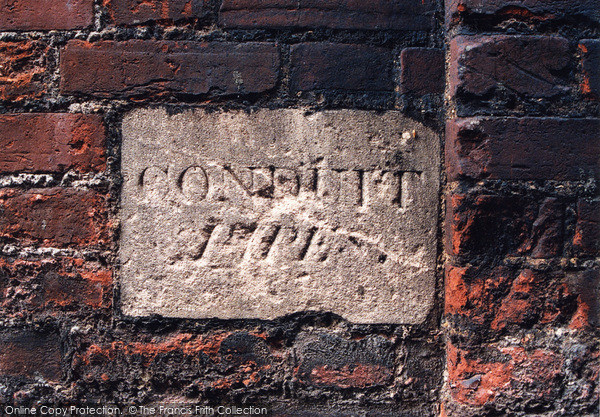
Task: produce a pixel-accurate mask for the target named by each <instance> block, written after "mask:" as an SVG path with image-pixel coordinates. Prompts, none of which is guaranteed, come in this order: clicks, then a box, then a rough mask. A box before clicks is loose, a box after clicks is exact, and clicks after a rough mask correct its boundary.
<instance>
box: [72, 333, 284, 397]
mask: <svg viewBox="0 0 600 417" xmlns="http://www.w3.org/2000/svg"><path fill="white" fill-rule="evenodd" d="M117 337H118V339H117V340H115V341H112V342H110V341H109V342H92V343H89V344H88V343H86V345H87V346H86V347H85V348H84V349H81V350H80V351H78V352H77V354H76V355H75V356H74V358H73V363H72V365H73V372H74V375H75V376H76V381H77V385H78V386H80V387H81V388H82V389H83V390H85V392H86V393H89V394H90V395H92V396H93V395H94V394H95V393H96V392H95V390H96V388H97V387H100V390H101V391H103V392H106V391H107V390H111V389H113V390H114V389H121V388H116V387H117V386H121V387H125V386H129V385H130V386H132V387H133V389H139V387H141V386H147V389H152V390H154V389H155V387H156V386H163V387H164V388H165V389H164V390H161V392H164V391H166V393H171V394H172V395H175V396H180V395H181V393H182V390H183V389H184V388H185V389H186V390H189V389H192V390H195V391H196V392H201V393H203V392H205V393H208V394H207V395H215V394H216V393H218V392H220V391H227V390H231V389H247V390H252V389H254V388H256V387H260V386H263V385H265V386H268V385H269V384H270V383H272V381H273V378H274V377H275V376H276V375H278V373H279V372H280V371H281V369H280V368H281V367H280V364H281V362H282V360H283V357H282V356H281V355H275V354H272V353H271V351H270V348H269V346H268V345H267V343H266V342H265V340H264V338H263V337H262V335H260V334H251V333H248V332H234V333H226V332H220V333H209V334H202V335H195V334H190V333H169V334H134V335H130V334H122V335H117ZM172 398H176V397H171V399H172Z"/></svg>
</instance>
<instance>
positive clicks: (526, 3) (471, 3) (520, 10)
mask: <svg viewBox="0 0 600 417" xmlns="http://www.w3.org/2000/svg"><path fill="white" fill-rule="evenodd" d="M445 4H446V24H448V25H450V24H452V23H456V21H457V19H459V18H460V16H461V15H468V14H471V13H473V14H484V15H496V16H497V17H500V18H505V19H511V18H518V19H523V20H533V21H542V20H549V19H559V18H562V17H565V16H583V17H585V18H587V19H589V18H591V19H596V20H599V19H600V10H599V9H598V2H597V1H596V0H579V1H570V0H545V1H539V0H485V1H481V0H448V1H446V2H445Z"/></svg>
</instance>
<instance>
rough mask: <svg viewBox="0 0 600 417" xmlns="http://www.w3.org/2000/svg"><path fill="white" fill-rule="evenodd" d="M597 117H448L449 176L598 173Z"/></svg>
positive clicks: (546, 176)
mask: <svg viewBox="0 0 600 417" xmlns="http://www.w3.org/2000/svg"><path fill="white" fill-rule="evenodd" d="M598 131H600V119H561V118H530V117H525V118H513V117H507V118H485V117H474V118H466V119H454V120H450V121H449V122H448V123H447V125H446V161H447V164H448V177H449V178H450V179H451V180H456V179H460V178H463V177H469V178H477V179H484V178H488V179H513V180H532V179H554V180H575V179H580V178H586V177H590V176H596V177H597V176H598V175H599V174H600V164H599V163H598V158H597V155H598V154H599V153H600V137H599V135H598Z"/></svg>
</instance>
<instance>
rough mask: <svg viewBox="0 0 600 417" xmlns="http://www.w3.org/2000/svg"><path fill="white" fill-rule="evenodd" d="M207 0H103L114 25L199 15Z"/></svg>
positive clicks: (180, 18) (179, 18)
mask: <svg viewBox="0 0 600 417" xmlns="http://www.w3.org/2000/svg"><path fill="white" fill-rule="evenodd" d="M207 2H208V0H151V1H148V0H104V3H103V5H104V7H106V9H107V10H108V13H109V14H110V16H111V18H112V20H113V22H114V23H115V24H116V25H136V24H140V23H147V22H150V21H162V20H169V21H178V20H182V19H192V18H198V17H201V16H202V15H203V14H204V12H205V6H206V3H207Z"/></svg>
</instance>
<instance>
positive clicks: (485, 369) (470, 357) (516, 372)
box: [448, 343, 565, 406]
mask: <svg viewBox="0 0 600 417" xmlns="http://www.w3.org/2000/svg"><path fill="white" fill-rule="evenodd" d="M564 365H565V358H564V357H563V356H561V355H560V354H558V353H556V352H553V351H551V350H545V349H531V350H526V349H524V348H523V347H521V346H508V347H497V346H490V347H486V348H480V349H472V350H470V349H460V348H458V347H456V346H454V345H453V344H452V343H449V344H448V379H449V385H450V392H451V394H452V397H453V399H454V400H457V401H460V402H461V403H463V404H470V405H474V406H481V405H484V404H486V403H489V402H491V401H493V400H494V399H496V398H497V397H498V396H501V395H503V394H508V393H514V392H515V391H516V392H517V393H518V394H517V395H518V396H519V397H521V398H520V399H521V400H523V398H522V397H526V398H528V399H529V400H530V401H531V400H534V401H542V402H545V403H547V402H551V401H552V398H553V397H555V396H556V395H557V394H558V391H559V390H560V389H561V385H560V384H561V382H562V381H563V378H564V374H563V373H564ZM517 385H520V387H519V388H520V389H521V390H522V391H521V392H520V393H519V391H518V390H516V389H514V388H513V387H516V386H517ZM519 394H520V395H519ZM512 398H513V399H515V398H516V397H515V396H514V394H513V396H512Z"/></svg>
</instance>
